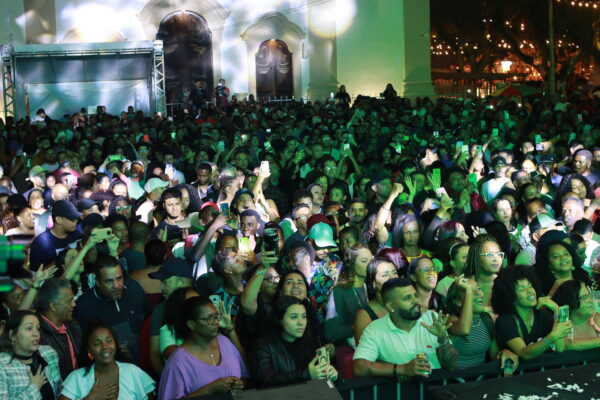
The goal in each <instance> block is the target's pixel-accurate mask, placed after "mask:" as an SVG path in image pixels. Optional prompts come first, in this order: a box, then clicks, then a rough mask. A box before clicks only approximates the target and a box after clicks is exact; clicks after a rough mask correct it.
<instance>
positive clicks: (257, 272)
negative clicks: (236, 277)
mask: <svg viewBox="0 0 600 400" xmlns="http://www.w3.org/2000/svg"><path fill="white" fill-rule="evenodd" d="M266 273H267V268H265V269H263V270H262V271H261V270H260V269H257V270H256V272H255V274H256V275H257V276H265V274H266Z"/></svg>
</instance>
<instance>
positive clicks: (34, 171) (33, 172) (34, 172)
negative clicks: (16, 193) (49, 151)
mask: <svg viewBox="0 0 600 400" xmlns="http://www.w3.org/2000/svg"><path fill="white" fill-rule="evenodd" d="M45 173H46V170H45V169H44V168H42V166H41V165H35V166H33V167H32V168H31V169H30V170H29V179H31V178H33V177H34V176H38V175H44V174H45Z"/></svg>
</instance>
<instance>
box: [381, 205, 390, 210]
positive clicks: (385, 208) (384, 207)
mask: <svg viewBox="0 0 600 400" xmlns="http://www.w3.org/2000/svg"><path fill="white" fill-rule="evenodd" d="M381 208H383V209H384V210H385V211H390V209H389V208H387V207H386V206H384V205H382V206H381Z"/></svg>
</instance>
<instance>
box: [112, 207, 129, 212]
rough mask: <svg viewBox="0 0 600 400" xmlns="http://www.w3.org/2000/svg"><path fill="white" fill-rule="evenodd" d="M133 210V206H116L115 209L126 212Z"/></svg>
mask: <svg viewBox="0 0 600 400" xmlns="http://www.w3.org/2000/svg"><path fill="white" fill-rule="evenodd" d="M130 208H131V206H116V207H115V209H116V210H117V211H125V210H129V209H130Z"/></svg>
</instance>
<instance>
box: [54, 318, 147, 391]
mask: <svg viewBox="0 0 600 400" xmlns="http://www.w3.org/2000/svg"><path fill="white" fill-rule="evenodd" d="M84 343H86V346H87V357H86V358H85V359H84V364H85V367H83V368H79V369H77V370H75V371H73V372H71V373H70V374H69V376H67V379H65V384H64V386H63V390H62V393H61V395H60V397H59V400H79V399H83V400H88V399H89V400H95V399H113V398H114V399H117V398H119V399H135V400H147V399H148V400H153V399H154V398H155V397H154V390H155V386H156V384H155V383H154V380H153V379H152V378H150V376H149V375H148V374H146V373H145V372H144V371H142V370H141V369H140V368H138V367H137V366H136V365H134V364H129V363H125V362H121V361H120V360H121V359H122V356H121V352H120V351H119V346H118V345H117V341H116V339H115V335H114V333H113V332H112V330H110V328H107V327H105V326H101V325H97V326H94V327H92V328H91V329H90V330H89V332H88V336H87V340H86V341H85V342H84ZM117 360H119V361H117Z"/></svg>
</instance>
